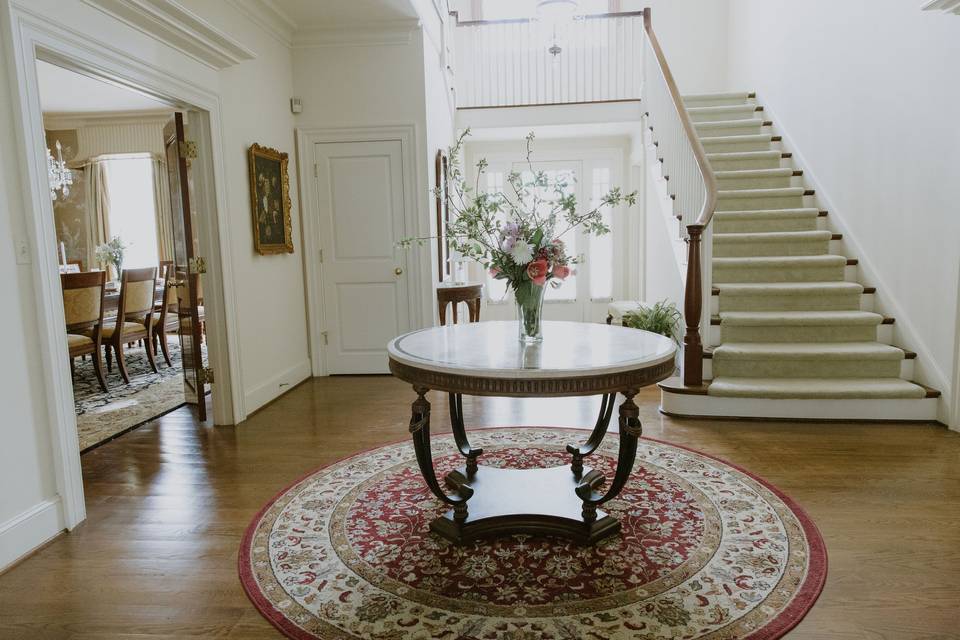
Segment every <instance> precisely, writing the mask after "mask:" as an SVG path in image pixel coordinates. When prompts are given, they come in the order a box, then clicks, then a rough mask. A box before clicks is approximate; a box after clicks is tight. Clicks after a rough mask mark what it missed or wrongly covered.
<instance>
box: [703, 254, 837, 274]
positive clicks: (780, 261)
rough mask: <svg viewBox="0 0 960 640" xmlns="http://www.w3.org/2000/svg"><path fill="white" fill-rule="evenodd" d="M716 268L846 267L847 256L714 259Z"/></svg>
mask: <svg viewBox="0 0 960 640" xmlns="http://www.w3.org/2000/svg"><path fill="white" fill-rule="evenodd" d="M713 264H714V266H724V267H739V268H742V269H771V268H777V267H779V268H782V269H788V270H789V269H801V268H803V267H836V266H841V267H843V266H846V264H847V258H846V257H845V256H834V255H824V256H746V257H735V258H714V259H713Z"/></svg>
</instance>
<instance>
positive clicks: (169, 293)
mask: <svg viewBox="0 0 960 640" xmlns="http://www.w3.org/2000/svg"><path fill="white" fill-rule="evenodd" d="M175 276H176V274H175V273H174V271H173V263H172V262H171V263H170V265H169V266H168V267H165V270H164V279H163V298H162V299H161V301H160V302H159V303H158V304H157V307H156V309H155V310H154V312H153V352H154V353H156V352H157V347H158V346H159V347H160V351H161V352H162V353H163V359H164V360H166V361H167V366H168V367H172V366H173V363H172V362H171V361H170V350H169V349H168V347H167V333H168V332H169V331H173V330H176V329H177V328H179V326H180V323H179V322H178V319H177V287H176V282H177V279H176V277H175Z"/></svg>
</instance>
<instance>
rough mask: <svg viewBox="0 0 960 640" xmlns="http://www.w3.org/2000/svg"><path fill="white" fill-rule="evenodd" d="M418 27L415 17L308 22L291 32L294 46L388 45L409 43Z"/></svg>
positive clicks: (300, 47)
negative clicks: (374, 20) (324, 23)
mask: <svg viewBox="0 0 960 640" xmlns="http://www.w3.org/2000/svg"><path fill="white" fill-rule="evenodd" d="M419 26H420V21H419V20H417V19H416V18H410V19H406V20H387V21H382V22H357V23H352V24H334V25H307V26H302V27H299V28H297V30H296V31H295V32H294V34H293V46H294V47H295V48H297V49H303V48H308V47H343V46H350V45H356V46H365V47H376V46H391V45H405V44H410V41H411V38H412V35H413V32H414V31H416V30H417V27H419Z"/></svg>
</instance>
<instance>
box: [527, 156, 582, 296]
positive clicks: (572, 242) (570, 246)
mask: <svg viewBox="0 0 960 640" xmlns="http://www.w3.org/2000/svg"><path fill="white" fill-rule="evenodd" d="M544 173H546V174H547V182H548V183H549V184H551V185H553V184H554V183H555V182H557V181H558V180H560V179H562V180H564V181H565V182H566V183H567V187H566V189H564V191H563V193H564V195H569V194H570V193H573V192H575V191H576V189H577V182H576V181H577V174H576V172H575V171H573V170H570V169H547V170H546V171H544ZM523 179H524V180H532V179H533V176H532V175H531V173H530V171H529V170H527V171H524V172H523ZM552 191H553V189H552V187H551V188H549V189H544V188H542V187H541V188H539V189H538V190H537V195H538V196H540V197H541V198H550V199H555V198H556V197H557V196H556V195H555V194H554V193H553V192H552ZM537 213H538V214H542V215H543V216H546V215H547V214H548V213H549V211H548V210H547V207H546V206H545V205H544V206H542V207H539V208H538V210H537ZM565 228H566V225H565V224H564V223H563V221H562V220H560V221H559V223H558V228H557V229H556V232H557V233H563V230H564V229H565ZM561 240H563V243H564V244H565V245H566V249H567V255H568V256H576V255H577V231H576V230H572V231H569V232H567V233H565V234H564V235H563V237H562V238H561ZM574 269H576V267H574ZM551 282H557V283H559V286H557V287H554V286H553V285H552V284H551V285H549V286H547V290H546V292H545V294H544V300H561V301H573V300H576V299H577V276H576V275H571V276H569V277H568V278H567V279H566V280H563V281H560V280H552V281H551Z"/></svg>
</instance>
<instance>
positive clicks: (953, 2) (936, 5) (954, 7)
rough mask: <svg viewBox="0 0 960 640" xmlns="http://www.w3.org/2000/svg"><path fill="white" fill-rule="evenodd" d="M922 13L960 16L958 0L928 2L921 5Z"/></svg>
mask: <svg viewBox="0 0 960 640" xmlns="http://www.w3.org/2000/svg"><path fill="white" fill-rule="evenodd" d="M922 9H923V10H924V11H943V12H944V13H953V14H956V15H958V16H960V0H930V2H927V3H926V4H924V5H923V7H922Z"/></svg>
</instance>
